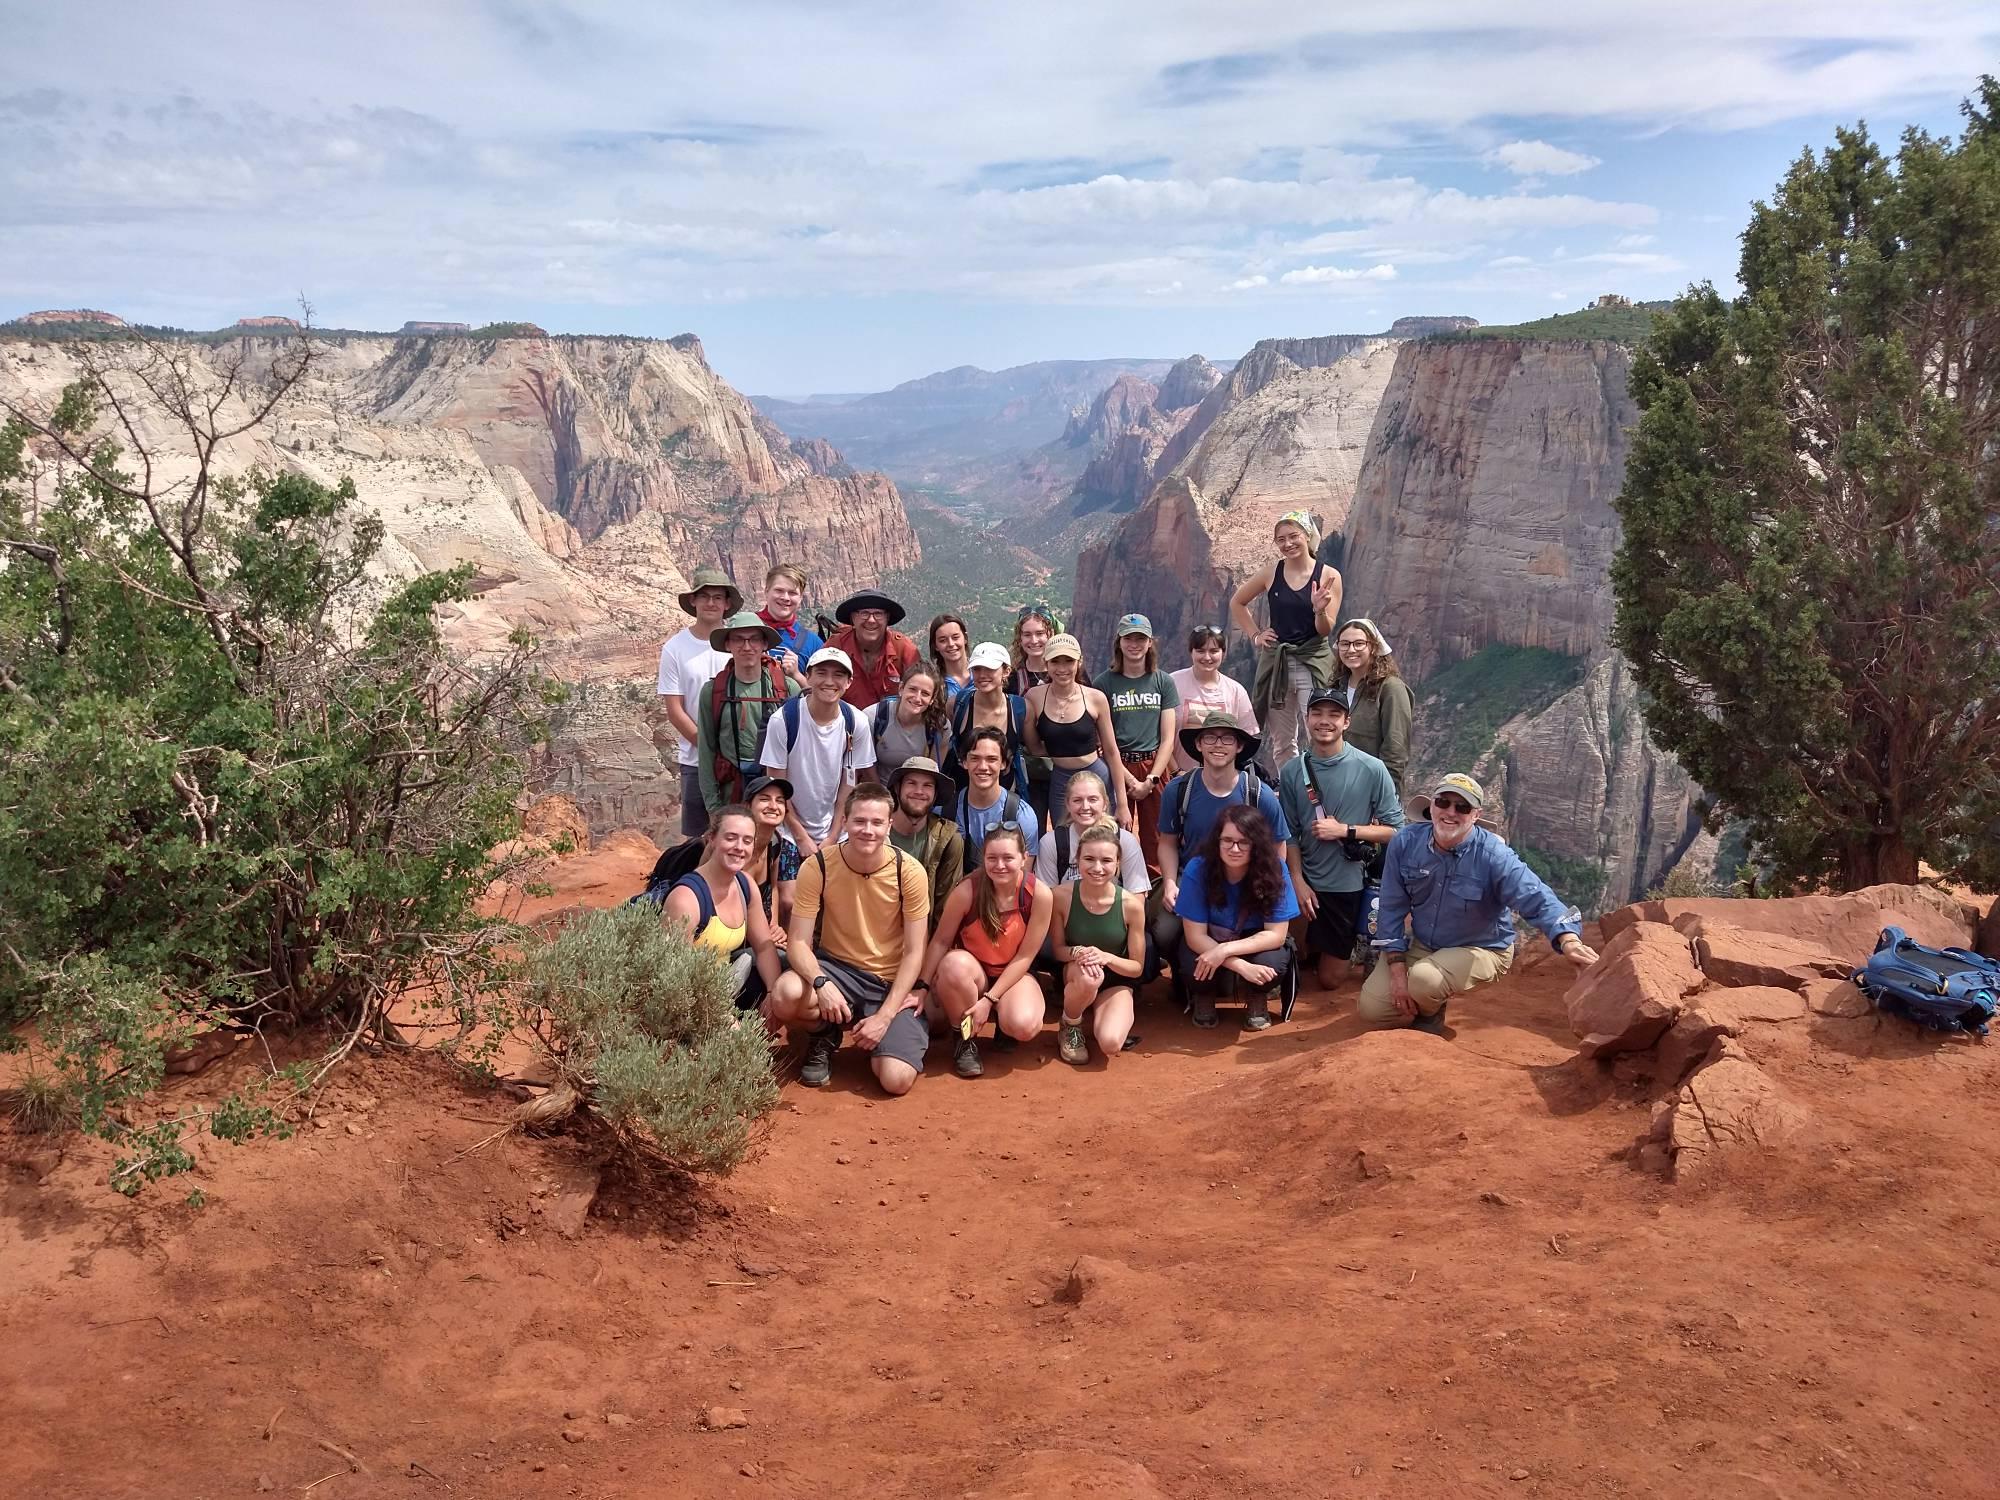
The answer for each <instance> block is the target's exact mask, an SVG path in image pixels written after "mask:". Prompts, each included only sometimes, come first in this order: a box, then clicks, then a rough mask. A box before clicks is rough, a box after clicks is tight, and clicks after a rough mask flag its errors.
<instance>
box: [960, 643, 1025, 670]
mask: <svg viewBox="0 0 2000 1500" xmlns="http://www.w3.org/2000/svg"><path fill="white" fill-rule="evenodd" d="M965 665H966V667H967V668H968V669H970V668H973V667H991V668H992V669H993V670H994V671H996V672H1006V671H1009V670H1011V669H1012V668H1013V665H1014V659H1013V658H1012V657H1010V656H1009V655H1008V654H1007V648H1006V647H1005V646H1003V645H1001V644H1000V643H999V642H998V641H981V642H980V643H979V644H978V645H976V646H974V647H973V648H972V655H971V657H970V658H968V659H967V661H966V664H965Z"/></svg>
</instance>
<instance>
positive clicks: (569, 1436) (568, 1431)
mask: <svg viewBox="0 0 2000 1500" xmlns="http://www.w3.org/2000/svg"><path fill="white" fill-rule="evenodd" d="M562 1440H563V1441H564V1442H565V1443H587V1442H589V1441H590V1434H589V1433H588V1432H587V1431H585V1430H584V1429H583V1428H581V1427H565V1428H564V1429H563V1430H562Z"/></svg>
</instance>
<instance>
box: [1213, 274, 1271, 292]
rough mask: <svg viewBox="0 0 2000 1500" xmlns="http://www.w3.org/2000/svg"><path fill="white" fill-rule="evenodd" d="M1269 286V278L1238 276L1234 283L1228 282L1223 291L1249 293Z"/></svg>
mask: <svg viewBox="0 0 2000 1500" xmlns="http://www.w3.org/2000/svg"><path fill="white" fill-rule="evenodd" d="M1270 284H1271V278H1270V277H1268V276H1262V275H1259V276H1240V277H1238V278H1237V279H1236V280H1235V281H1232V282H1230V283H1229V285H1227V286H1226V287H1224V288H1223V290H1224V291H1225V292H1249V291H1254V290H1256V289H1257V288H1258V287H1260V286H1269V285H1270Z"/></svg>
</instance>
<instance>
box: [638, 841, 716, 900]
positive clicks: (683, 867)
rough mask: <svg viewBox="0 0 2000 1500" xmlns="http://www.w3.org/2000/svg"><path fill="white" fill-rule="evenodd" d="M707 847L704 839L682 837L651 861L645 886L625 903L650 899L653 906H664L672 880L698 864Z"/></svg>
mask: <svg viewBox="0 0 2000 1500" xmlns="http://www.w3.org/2000/svg"><path fill="white" fill-rule="evenodd" d="M707 849H708V843H707V841H706V840H704V839H698V838H693V839H682V840H681V841H680V842H679V843H678V844H676V845H674V846H673V848H671V849H668V850H667V851H665V852H664V853H663V854H661V855H660V857H659V858H658V859H656V860H654V861H653V872H652V874H650V875H648V876H647V877H646V888H645V889H644V890H643V891H641V892H639V894H638V895H636V896H634V897H633V898H632V899H631V900H630V901H628V902H627V903H626V905H628V906H637V905H638V904H639V903H640V902H641V901H650V902H652V903H653V905H655V906H665V905H666V904H667V892H668V891H670V890H672V889H673V888H674V882H675V881H676V880H679V879H680V878H681V876H683V875H685V874H687V873H688V872H689V871H690V870H692V869H694V867H695V866H696V865H698V864H700V863H701V857H702V855H703V854H704V853H705V852H707Z"/></svg>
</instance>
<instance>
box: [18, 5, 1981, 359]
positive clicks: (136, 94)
mask: <svg viewBox="0 0 2000 1500" xmlns="http://www.w3.org/2000/svg"><path fill="white" fill-rule="evenodd" d="M1349 10H1359V11H1366V12H1368V13H1367V14H1363V15H1350V14H1345V13H1344V12H1347V11H1349ZM1892 17H1893V20H1892V19H1891V18H1892ZM8 24H9V37H8V46H7V48H6V51H5V55H4V56H0V203H4V204H5V205H6V206H5V208H4V210H0V214H4V222H5V224H6V226H7V230H6V233H5V234H4V235H0V315H12V314H15V313H19V312H25V311H29V310H32V309H35V308H40V307H51V306H92V307H102V308H106V309H109V310H110V311H113V312H117V313H120V314H122V315H124V316H126V317H128V318H133V319H139V320H144V321H148V322H164V323H172V324H177V325H181V326H188V327H213V326H218V325H220V324H224V323H228V322H231V321H233V320H234V319H235V318H237V317H239V316H242V315H245V314H259V313H271V312H288V311H292V310H294V308H295V304H296V302H297V300H298V298H299V296H300V295H301V294H303V295H304V296H305V297H306V298H308V299H309V300H310V301H311V303H312V304H313V306H314V309H315V313H316V316H317V318H318V320H319V321H320V322H322V323H323V324H326V325H329V326H349V327H354V326H359V327H387V328H394V327H396V326H398V325H400V324H401V323H402V322H403V320H404V319H406V318H447V319H458V320H465V321H471V322H475V323H477V322H486V321H490V320H494V319H502V318H508V319H511V318H525V319H530V320H533V321H536V322H539V323H542V324H543V325H544V326H546V327H548V328H550V329H552V330H555V331H560V332H619V333H637V334H657V335H667V334H673V333H678V332H681V331H683V330H693V331H694V332H696V333H698V334H699V335H701V337H702V340H703V342H704V344H705V346H706V348H707V350H708V354H709V359H710V362H711V363H712V364H714V365H715V367H716V368H717V369H718V370H719V371H721V373H722V374H723V375H724V376H725V377H726V378H728V379H729V380H730V381H732V382H733V383H734V384H736V385H737V386H739V387H740V388H743V389H745V390H750V391H754V392H759V393H768V394H780V395H793V394H804V393H806V392H809V391H840V390H847V391H852V390H869V389H878V388H880V387H883V386H887V385H891V384H894V383H895V382H896V381H899V380H904V379H908V378H911V377H914V376H917V375H921V374H924V373H926V372H928V371H931V370H935V369H940V368H944V367H947V366H951V365H956V364H980V365H985V366H987V367H989V368H994V367H999V366H1002V365H1007V364H1015V363H1021V362H1024V361H1027V360H1032V359H1050V358H1086V357H1103V356H1121V355H1155V356H1170V355H1179V354H1184V353H1189V352H1194V351H1200V352H1202V353H1206V354H1209V355H1211V356H1214V357H1228V356H1233V355H1235V354H1238V353H1241V352H1242V350H1243V349H1245V348H1247V347H1248V346H1249V345H1250V344H1251V343H1252V342H1254V341H1255V340H1256V339H1258V338H1262V337H1267V336H1273V335H1305V334H1316V333H1334V332H1365V331H1369V330H1372V329H1377V328H1381V327H1385V326H1386V325H1387V324H1388V323H1389V321H1390V320H1391V319H1393V318H1395V317H1397V316H1400V315H1403V314H1410V313H1469V314H1471V315H1472V316H1474V317H1477V318H1479V319H1480V320H1481V321H1483V322H1489V323H1491V322H1504V321H1513V320H1516V319H1521V318H1529V317H1536V316H1540V315H1542V314H1544V313H1547V312H1551V311H1560V310H1564V309H1567V308H1572V307H1576V306H1580V305H1582V304H1583V303H1584V302H1586V301H1588V300H1589V299H1590V298H1592V297H1594V296H1595V295H1597V294H1598V293H1599V292H1603V291H1619V292H1623V293H1625V294H1627V295H1629V296H1632V297H1635V298H1640V297H1659V296H1668V295H1672V294H1673V293H1674V292H1676V291H1678V290H1680V289H1681V288H1682V287H1684V286H1685V285H1687V284H1688V283H1689V282H1691V281H1695V280H1700V279H1703V278H1709V279H1713V280H1715V281H1716V282H1718V283H1719V284H1722V285H1725V286H1726V285H1728V284H1729V283H1730V281H1731V278H1732V275H1733V272H1734V269H1735V261H1736V236H1737V234H1738V232H1739V231H1740V230H1741V228H1742V226H1743V222H1744V219H1745V216H1746V213H1747V210H1748V207H1749V204H1750V202H1751V201H1752V200H1753V199H1754V198H1756V197H1758V196H1760V195H1764V194H1768V193H1769V191H1770V190H1771V188H1772V186H1773V185H1774V184H1775V183H1776V181H1777V180H1778V177H1779V176H1780V174H1781V173H1782V172H1783V170H1784V168H1785V166H1786V165H1787V163H1788V162H1789V161H1790V160H1791V159H1792V158H1794V157H1795V156H1796V155H1797V154H1798V152H1799V150H1800V149H1801V148H1802V147H1804V146H1807V145H1812V146H1818V145H1822V144H1825V143H1827V142H1829V141H1830V140H1831V138H1832V132H1833V129H1834V127H1835V125H1837V124H1842V123H1849V122H1852V121H1854V120H1856V119H1859V118H1864V117H1865V118H1866V119H1867V120H1868V121H1869V123H1870V125H1871V127H1872V128H1873V129H1874V131H1875V132H1876V134H1877V135H1878V137H1883V138H1887V139H1891V140H1893V138H1894V137H1895V136H1896V135H1897V134H1898V133H1899V132H1900V130H1901V129H1902V127H1903V126H1905V125H1907V124H1917V125H1921V126H1923V127H1925V128H1927V129H1930V130H1933V131H1951V130H1954V129H1955V128H1956V124H1957V103H1958V100H1959V99H1960V98H1961V97H1963V96H1964V95H1965V94H1967V93H1968V92H1970V91H1971V89H1972V88H1973V86H1974V83H1975V80H1976V78H1977V76H1978V75H1979V73H1980V72H1982V71H2000V11H1996V9H1995V7H1994V6H1993V4H1992V3H1991V0H1982V3H1959V0H1907V3H1899V4H1898V5H1896V6H1893V7H1891V6H1885V5H1882V4H1880V3H1879V0H1877V3H1869V4H1858V3H1847V0H1821V3H1814V4H1796V3H1787V4H1773V3H1758V0H1733V3H1719V0H1681V3H1676V4H1671V5H1668V4H1656V3H1651V0H1623V3H1619V4H1611V5H1607V4H1604V3H1602V0H1597V3H1594V4H1589V5H1579V4H1552V3H1537V0H1514V3H1511V4H1506V5H1500V4H1486V3H1458V4H1427V3H1423V0H1411V3H1407V4H1405V5H1403V6H1401V7H1398V8H1395V9H1393V10H1390V9H1388V8H1375V7H1346V6H1343V7H1338V8H1336V7H1333V6H1318V7H1313V6H1301V5H1299V4H1297V3H1296V0H1286V3H1271V0H1231V3H1229V4H1227V5H1217V4H1214V3H1207V0H1205V3H1201V4H1181V3H1177V0H1100V3H1094V4H1093V3H1085V4H1077V3H1075V0H1068V3H1060V4H1059V3H1050V0H1012V3H1008V4H1004V5H993V4H980V5H973V4H966V5H922V4H915V3H908V0H904V3H886V0H883V3H871V0H813V3H794V0H737V3H735V4H732V5H729V6H702V7H694V6H685V5H678V6H677V5H656V4H623V5H620V4H610V3H586V0H574V3H568V4H535V3H531V0H418V3H414V4H413V3H410V0H398V3H395V4H381V3H375V0H345V3H343V4H341V5H334V6H318V7H311V8H307V7H304V6H295V5H285V4H279V5H267V6H262V7H255V8H252V7H248V6H244V5H242V4H239V3H234V0H230V3H215V0H180V3H177V4H175V5H172V6H160V5H158V4H155V3H150V0H148V3H137V0H100V3H96V4H92V5H88V6H82V5H74V6H63V5H53V6H42V7H38V8H34V9H25V8H18V7H17V8H15V14H13V15H12V16H10V19H9V23H8Z"/></svg>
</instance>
